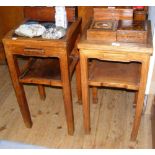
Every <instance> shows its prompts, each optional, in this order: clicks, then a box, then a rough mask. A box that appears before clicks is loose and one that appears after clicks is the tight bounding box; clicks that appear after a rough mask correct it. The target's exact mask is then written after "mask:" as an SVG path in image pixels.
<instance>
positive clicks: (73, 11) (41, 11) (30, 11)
mask: <svg viewBox="0 0 155 155" xmlns="http://www.w3.org/2000/svg"><path fill="white" fill-rule="evenodd" d="M66 11H67V19H68V21H69V22H73V21H75V19H76V17H77V7H66ZM24 16H25V18H29V19H31V20H39V21H54V20H55V8H54V7H24Z"/></svg>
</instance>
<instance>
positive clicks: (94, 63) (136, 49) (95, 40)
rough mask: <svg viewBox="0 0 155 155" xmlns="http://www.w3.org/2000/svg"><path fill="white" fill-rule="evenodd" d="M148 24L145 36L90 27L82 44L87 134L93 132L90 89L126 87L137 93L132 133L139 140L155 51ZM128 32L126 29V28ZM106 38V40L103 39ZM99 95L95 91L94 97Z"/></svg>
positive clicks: (81, 61)
mask: <svg viewBox="0 0 155 155" xmlns="http://www.w3.org/2000/svg"><path fill="white" fill-rule="evenodd" d="M108 22H109V21H108ZM114 22H115V21H114ZM130 22H131V21H130ZM131 23H132V22H131ZM96 24H97V23H96ZM104 24H106V23H102V24H101V23H98V26H100V25H104ZM146 24H147V29H148V32H146V33H145V34H143V35H141V34H139V32H137V31H133V33H132V34H129V36H128V31H126V32H127V33H126V32H122V31H120V30H121V29H116V30H112V31H111V32H110V31H106V32H103V31H102V32H101V33H100V32H99V31H100V30H99V29H98V30H97V29H96V30H93V29H92V22H91V21H90V22H89V23H88V25H87V26H86V28H85V30H84V33H83V35H82V37H81V40H80V41H79V43H78V48H79V51H80V64H81V66H82V67H81V87H82V102H83V117H84V128H85V133H90V103H89V86H92V87H94V88H96V87H100V86H105V87H112V88H123V89H127V90H133V91H136V92H137V93H136V100H135V102H136V109H135V116H134V122H133V127H132V133H131V140H132V141H134V140H136V137H137V134H138V129H139V126H140V120H141V114H142V109H143V103H144V95H145V87H146V81H147V74H148V69H149V59H150V56H151V55H152V51H153V50H152V37H151V26H150V22H149V21H147V22H146ZM94 25H95V24H94ZM127 25H128V21H127ZM132 26H133V25H132ZM127 27H128V26H127ZM135 27H136V25H135ZM138 28H139V27H137V29H138ZM125 29H126V27H125V28H124V29H123V28H122V30H125ZM135 29H136V28H135ZM92 32H93V33H92ZM142 33H143V32H142ZM104 35H105V36H106V38H104V39H103V37H104ZM114 36H115V37H114ZM134 36H137V38H134ZM146 37H147V38H146ZM132 39H133V40H132ZM143 39H144V40H143ZM145 39H146V41H145ZM132 41H133V42H132ZM89 60H91V61H89ZM90 62H91V63H90ZM90 64H91V65H90ZM96 93H97V92H96V89H95V91H94V98H95V97H96Z"/></svg>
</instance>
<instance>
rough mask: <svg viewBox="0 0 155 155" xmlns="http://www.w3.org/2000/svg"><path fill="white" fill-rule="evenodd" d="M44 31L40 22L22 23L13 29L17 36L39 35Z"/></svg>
mask: <svg viewBox="0 0 155 155" xmlns="http://www.w3.org/2000/svg"><path fill="white" fill-rule="evenodd" d="M45 31H46V28H45V27H44V26H42V25H41V24H22V25H20V26H19V27H18V28H17V29H16V30H15V33H16V34H17V35H19V36H26V37H30V38H32V37H37V36H41V35H42V34H43V33H44V32H45Z"/></svg>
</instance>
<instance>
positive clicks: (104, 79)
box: [88, 60, 141, 90]
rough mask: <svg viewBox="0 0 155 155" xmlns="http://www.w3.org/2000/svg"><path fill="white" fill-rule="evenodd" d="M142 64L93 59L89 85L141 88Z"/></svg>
mask: <svg viewBox="0 0 155 155" xmlns="http://www.w3.org/2000/svg"><path fill="white" fill-rule="evenodd" d="M140 69H141V64H140V63H136V62H132V63H123V62H122V63H121V62H110V61H100V60H93V61H92V63H91V66H90V67H89V80H88V82H89V85H91V86H105V87H116V88H125V89H131V90H138V89H139V82H140Z"/></svg>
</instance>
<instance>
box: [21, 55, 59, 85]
mask: <svg viewBox="0 0 155 155" xmlns="http://www.w3.org/2000/svg"><path fill="white" fill-rule="evenodd" d="M19 81H20V82H22V83H34V84H35V83H36V84H48V85H50V84H52V85H55V86H61V85H62V84H61V74H60V65H59V60H58V59H57V58H52V59H47V58H42V59H39V58H38V59H36V61H34V62H32V63H31V65H29V66H28V67H27V68H26V69H25V71H23V73H22V74H21V76H20V77H19Z"/></svg>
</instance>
